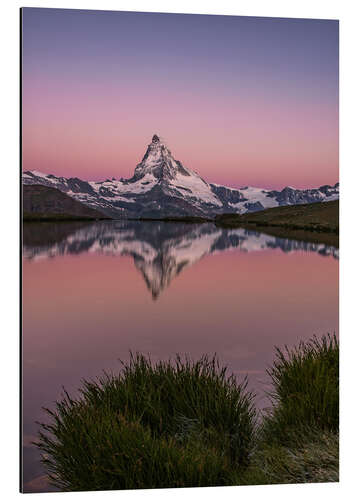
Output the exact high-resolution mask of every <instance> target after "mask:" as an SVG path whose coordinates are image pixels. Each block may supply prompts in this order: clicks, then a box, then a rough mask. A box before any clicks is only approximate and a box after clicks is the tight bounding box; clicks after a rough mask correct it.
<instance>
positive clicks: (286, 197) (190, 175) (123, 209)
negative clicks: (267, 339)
mask: <svg viewBox="0 0 357 500" xmlns="http://www.w3.org/2000/svg"><path fill="white" fill-rule="evenodd" d="M23 183H24V184H43V185H46V186H52V187H55V188H57V189H59V190H61V191H63V192H65V193H67V194H68V195H69V196H72V197H73V198H75V199H77V200H78V201H80V202H81V203H84V204H86V205H88V206H90V207H92V208H95V209H97V210H100V211H102V212H103V213H105V214H107V215H109V216H111V217H114V218H128V217H133V218H137V217H155V218H162V217H168V216H185V215H186V216H187V215H191V216H192V215H193V216H201V217H214V216H215V215H217V214H220V213H227V212H230V213H232V212H233V213H246V212H255V211H258V210H264V209H265V208H271V207H275V206H281V205H295V204H301V203H314V202H319V201H332V200H336V199H338V197H339V184H338V183H337V184H335V185H334V186H328V185H325V186H321V187H319V188H312V189H295V188H292V187H286V188H284V189H283V190H281V191H276V190H267V189H262V188H256V187H243V188H240V189H235V188H229V187H226V186H221V185H218V184H213V183H211V184H209V183H207V182H206V181H205V180H204V179H202V177H200V176H199V175H198V174H197V173H196V172H194V171H192V170H190V169H188V168H187V167H184V166H183V165H182V163H181V162H180V161H178V160H175V159H174V157H173V156H172V154H171V151H170V150H169V149H168V148H167V146H166V145H165V144H164V143H163V141H162V140H161V139H160V138H159V137H158V136H157V135H156V134H155V135H154V136H153V138H152V141H151V143H150V144H149V145H148V147H147V150H146V153H145V155H144V157H143V159H142V161H141V162H140V163H139V164H138V165H137V166H136V168H135V171H134V175H133V176H132V177H131V178H130V179H120V180H115V179H112V180H110V179H107V180H105V181H101V182H95V181H90V182H87V181H83V180H81V179H78V178H76V177H72V178H65V177H56V176H55V175H52V174H44V173H42V172H38V171H35V170H33V171H27V172H24V173H23Z"/></svg>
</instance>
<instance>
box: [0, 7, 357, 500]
mask: <svg viewBox="0 0 357 500" xmlns="http://www.w3.org/2000/svg"><path fill="white" fill-rule="evenodd" d="M26 6H28V7H57V8H82V9H97V10H98V9H101V10H137V11H149V12H150V11H151V12H186V13H200V14H205V13H208V14H230V15H251V16H270V17H272V16H273V17H304V18H320V19H321V18H323V19H339V20H340V54H341V56H340V61H341V72H340V83H341V86H340V88H341V93H340V96H341V100H340V104H341V106H340V111H341V114H340V119H341V121H340V123H341V128H340V139H341V140H340V146H341V155H340V166H341V188H342V200H341V214H342V227H341V229H342V232H341V237H342V238H341V243H342V244H341V256H342V260H341V287H340V291H341V339H342V349H341V351H342V352H341V379H342V382H341V428H342V433H341V452H342V453H341V482H340V484H329V485H299V486H264V487H251V486H249V487H239V489H238V490H237V488H236V487H234V488H233V487H229V488H209V489H207V488H205V489H191V490H189V489H185V490H174V489H172V490H151V491H145V492H144V491H125V492H124V491H122V492H98V493H67V494H66V497H65V498H100V496H104V497H106V498H114V495H115V497H116V498H117V496H118V495H120V496H121V498H124V499H129V498H130V499H135V500H136V499H138V500H139V499H145V500H146V499H147V500H149V499H154V498H155V499H156V498H162V499H163V498H167V497H170V498H177V499H182V498H195V499H196V498H197V499H203V498H208V499H211V498H212V499H213V498H216V496H217V495H220V496H222V497H224V498H227V499H233V498H234V499H235V498H236V497H237V495H239V497H240V498H242V499H245V498H247V499H248V498H249V499H250V500H255V499H258V498H259V499H260V497H261V496H264V497H265V498H273V497H274V499H275V498H276V499H284V500H286V497H287V496H289V500H290V499H291V500H293V499H295V498H296V499H297V498H299V500H300V497H301V495H303V496H304V497H305V498H306V499H309V498H314V497H315V496H323V497H324V499H330V498H331V499H332V498H333V499H334V500H335V498H336V496H338V498H350V497H352V496H353V495H352V494H351V493H352V492H353V491H356V485H355V484H354V481H355V480H356V479H357V477H356V479H355V467H356V466H355V463H356V458H355V447H356V445H357V439H356V427H357V426H356V423H355V422H356V413H355V412H354V411H353V410H354V406H356V405H355V400H356V396H355V395H356V391H355V382H354V379H355V373H354V370H353V368H354V365H355V363H356V361H355V358H356V353H357V340H356V335H357V332H356V331H355V330H356V329H355V327H354V326H355V314H354V311H353V308H354V307H355V301H356V299H355V297H354V296H355V295H356V293H354V292H355V289H356V271H355V269H356V265H355V259H356V257H355V249H356V243H357V242H356V238H355V235H354V222H355V212H356V208H357V204H356V201H355V200H356V198H357V195H356V193H357V176H356V169H357V161H356V160H357V158H356V149H357V144H356V143H357V141H356V125H355V123H356V116H357V109H356V92H357V71H356V55H355V51H356V47H357V36H356V32H357V21H356V19H357V15H356V14H357V8H356V3H355V2H354V1H353V0H340V1H338V0H333V1H330V0H313V1H311V0H295V1H294V2H293V1H289V2H287V1H286V0H285V1H284V0H281V1H278V0H269V1H267V0H248V1H239V0H236V1H226V0H220V2H212V1H207V0H205V1H199V0H191V1H187V0H181V1H173V0H172V1H171V2H169V3H168V2H167V0H166V1H158V0H147V1H135V0H132V1H121V0H117V1H109V0H102V1H98V0H84V1H80V0H71V1H58V0H57V1H50V0H48V1H41V0H37V1H36V0H33V1H32V2H27V1H23V2H20V1H17V0H13V1H12V0H6V1H5V2H4V1H3V2H2V5H1V15H0V22H1V26H0V36H1V44H0V47H1V51H2V54H1V59H0V61H1V69H2V75H1V79H0V82H1V93H0V96H1V107H0V109H1V118H2V119H1V131H0V137H1V139H2V140H1V156H0V158H1V172H0V193H1V196H0V199H1V212H0V213H1V215H2V220H1V222H2V228H3V230H2V233H1V236H2V240H1V242H2V244H1V245H0V247H1V252H2V255H1V256H2V259H1V263H2V275H1V278H2V279H1V284H2V286H1V292H2V301H1V304H2V306H3V307H2V318H3V328H2V332H1V334H2V362H1V363H0V365H1V370H2V373H1V379H0V382H1V390H2V394H1V396H2V405H1V412H0V413H1V418H2V421H1V435H2V442H1V469H0V470H1V473H2V474H1V476H2V481H1V482H2V484H1V491H2V492H3V496H4V498H6V499H12V498H17V497H19V496H20V493H18V449H19V447H18V430H19V420H18V403H19V393H18V379H19V377H18V370H19V363H18V283H19V279H18V278H19V275H18V241H19V240H18V172H19V167H18V158H19V153H18V149H19V148H18V145H19V139H18V112H19V106H18V90H19V84H18V75H19V74H18V33H19V12H18V9H19V8H20V7H26ZM33 495H34V497H33V498H37V497H38V494H33ZM48 495H52V494H44V493H42V494H41V498H47V497H48ZM31 498H32V497H31ZM48 498H49V497H48Z"/></svg>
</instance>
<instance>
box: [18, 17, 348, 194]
mask: <svg viewBox="0 0 357 500" xmlns="http://www.w3.org/2000/svg"><path fill="white" fill-rule="evenodd" d="M22 106H23V107H22V109H23V168H24V170H40V171H43V172H45V173H53V174H55V175H63V176H66V177H69V176H77V177H80V178H82V179H87V180H101V179H106V178H108V177H110V178H111V177H116V178H120V177H131V175H132V174H133V171H134V168H135V166H136V165H137V163H139V162H140V161H141V159H142V157H143V155H144V153H145V150H146V147H147V144H148V143H149V142H150V141H151V137H152V135H153V134H154V133H157V134H158V135H160V136H162V137H163V138H164V140H165V142H166V143H167V145H168V147H169V148H170V149H171V151H172V153H173V155H174V157H175V158H176V159H178V160H181V161H182V163H183V164H184V165H185V166H187V167H188V168H191V169H193V170H195V171H197V172H198V173H199V174H200V175H201V176H202V177H204V178H205V179H206V180H207V181H209V182H216V183H220V184H226V185H231V186H236V187H238V186H243V185H256V186H262V187H271V188H282V187H284V186H286V185H290V186H296V187H311V186H319V185H321V184H327V183H328V184H334V183H335V182H337V181H338V21H331V20H310V19H277V18H254V17H235V16H208V15H202V16H200V15H185V14H150V13H133V12H109V11H86V10H67V9H38V8H25V9H23V101H22Z"/></svg>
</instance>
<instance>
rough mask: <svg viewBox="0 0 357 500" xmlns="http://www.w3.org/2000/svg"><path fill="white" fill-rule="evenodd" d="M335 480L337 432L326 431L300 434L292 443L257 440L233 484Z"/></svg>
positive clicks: (337, 449)
mask: <svg viewBox="0 0 357 500" xmlns="http://www.w3.org/2000/svg"><path fill="white" fill-rule="evenodd" d="M338 480H339V435H338V433H334V432H330V431H320V432H316V433H315V434H314V435H312V433H309V434H307V435H306V436H302V435H300V439H299V442H298V443H297V442H296V444H295V445H294V446H285V445H283V446H282V445H279V444H277V443H276V442H274V441H273V442H271V443H268V442H263V443H259V446H258V448H257V449H256V450H255V452H254V454H253V455H252V461H251V464H250V466H249V467H248V468H247V469H245V470H244V471H243V474H239V475H238V477H237V480H236V484H242V485H252V484H294V483H325V482H337V481H338Z"/></svg>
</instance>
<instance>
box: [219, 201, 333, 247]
mask: <svg viewBox="0 0 357 500" xmlns="http://www.w3.org/2000/svg"><path fill="white" fill-rule="evenodd" d="M215 223H216V225H217V226H219V227H226V228H233V227H247V228H255V229H256V230H258V231H264V232H266V233H269V234H273V235H276V236H281V237H289V238H294V239H304V240H305V241H309V240H308V239H306V238H310V240H311V239H315V241H317V242H320V241H321V242H322V243H325V242H328V241H329V240H331V241H334V242H335V243H336V242H337V244H338V232H339V201H338V200H337V201H330V202H324V203H309V204H304V205H290V206H284V207H274V208H269V209H267V210H262V211H261V212H253V213H249V214H242V215H237V214H223V215H218V216H217V217H216V219H215ZM327 244H328V243H327Z"/></svg>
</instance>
